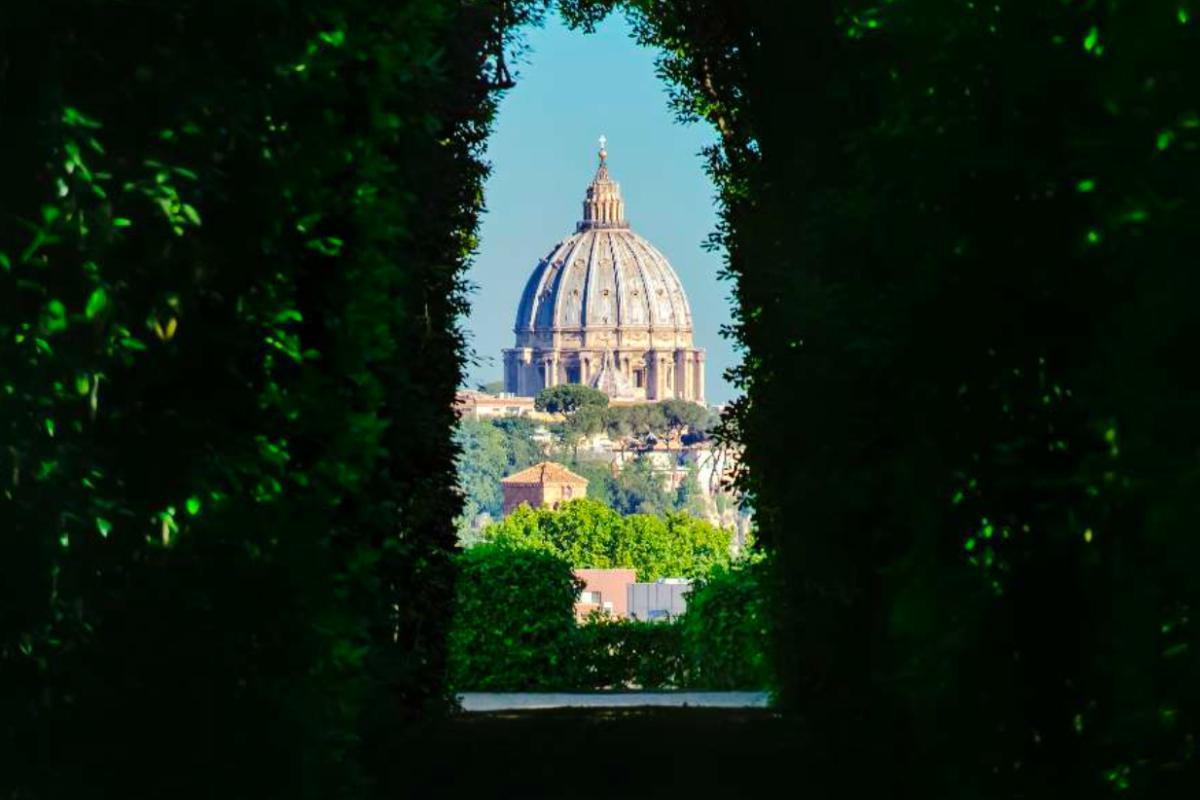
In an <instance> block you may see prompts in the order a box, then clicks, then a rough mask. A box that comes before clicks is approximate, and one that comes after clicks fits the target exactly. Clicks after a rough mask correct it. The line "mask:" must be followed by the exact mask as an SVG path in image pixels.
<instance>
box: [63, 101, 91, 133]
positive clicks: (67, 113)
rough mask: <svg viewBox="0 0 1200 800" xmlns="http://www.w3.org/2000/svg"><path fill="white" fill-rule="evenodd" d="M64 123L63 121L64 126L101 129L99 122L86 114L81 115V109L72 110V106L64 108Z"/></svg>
mask: <svg viewBox="0 0 1200 800" xmlns="http://www.w3.org/2000/svg"><path fill="white" fill-rule="evenodd" d="M62 121H63V124H64V125H70V126H72V127H79V128H99V127H100V123H99V122H97V121H96V120H94V119H92V118H91V117H88V116H85V115H84V114H82V113H80V111H79V109H77V108H72V107H71V106H65V107H63V113H62Z"/></svg>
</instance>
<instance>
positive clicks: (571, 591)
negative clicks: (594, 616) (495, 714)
mask: <svg viewBox="0 0 1200 800" xmlns="http://www.w3.org/2000/svg"><path fill="white" fill-rule="evenodd" d="M458 562H459V577H458V584H457V588H456V590H455V603H454V619H453V623H452V625H451V628H450V638H449V643H448V647H449V657H448V660H449V665H450V684H451V686H453V687H454V688H455V689H456V690H459V691H462V690H476V691H488V690H491V691H496V690H501V691H529V690H534V689H544V688H556V689H557V688H561V683H560V681H561V676H562V674H563V673H564V671H566V670H567V668H568V666H569V661H570V657H571V646H572V644H573V641H572V636H573V635H574V633H575V611H574V607H575V600H576V598H577V597H578V596H579V592H580V591H581V590H582V588H583V584H582V582H581V581H578V580H576V579H575V577H574V575H572V574H571V567H570V565H569V564H568V563H566V562H565V561H563V560H562V559H560V558H558V557H557V556H555V555H553V554H551V553H549V552H546V551H539V550H530V549H514V548H511V547H506V546H502V545H495V544H485V545H479V546H476V547H472V548H471V549H469V550H467V551H465V552H464V553H463V554H462V555H461V556H459V558H458Z"/></svg>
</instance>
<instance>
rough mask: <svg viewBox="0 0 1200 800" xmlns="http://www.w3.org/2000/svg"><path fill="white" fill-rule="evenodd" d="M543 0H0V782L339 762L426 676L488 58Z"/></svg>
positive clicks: (313, 772) (208, 781)
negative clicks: (491, 2) (492, 2)
mask: <svg viewBox="0 0 1200 800" xmlns="http://www.w3.org/2000/svg"><path fill="white" fill-rule="evenodd" d="M536 7H537V4H532V3H523V2H517V3H508V4H506V8H507V12H506V13H509V14H510V15H511V16H510V18H509V19H508V20H505V21H499V20H497V19H496V14H497V13H499V9H498V8H494V7H492V6H487V7H485V6H483V5H479V4H463V3H447V2H442V0H415V2H408V3H403V4H382V5H381V4H378V3H370V2H363V1H362V0H333V1H332V2H315V1H313V0H300V2H294V3H279V2H273V1H270V0H262V1H261V2H260V0H248V2H245V3H236V4H233V3H228V2H221V1H220V0H218V2H212V3H184V4H177V3H169V4H154V3H150V4H146V3H140V4H120V3H118V4H113V3H107V2H101V0H68V1H67V2H62V3H50V4H44V3H43V4H39V3H23V4H22V3H18V4H15V5H14V4H6V6H5V8H4V12H3V15H4V24H3V26H2V27H3V30H4V34H3V50H4V59H3V60H4V67H3V69H0V118H2V119H3V120H4V122H3V129H4V134H3V141H4V146H3V148H0V208H2V209H3V212H4V213H3V214H0V253H2V254H3V257H2V258H0V341H3V343H4V344H3V347H2V348H0V440H2V441H3V446H2V447H0V474H2V475H3V481H2V486H0V530H2V531H3V536H0V753H3V755H2V756H0V761H2V763H0V774H3V775H4V781H3V783H4V788H3V789H2V790H0V794H4V795H5V796H9V795H11V796H20V797H65V796H93V795H95V796H100V795H102V796H133V795H137V796H173V797H187V796H202V797H212V796H255V797H273V796H285V795H286V796H289V797H330V796H342V795H345V794H348V793H350V792H353V791H356V790H357V788H360V787H361V779H362V777H363V775H362V774H361V773H362V772H364V771H365V772H366V773H367V774H368V775H370V776H374V775H375V772H376V769H377V768H378V767H379V764H380V762H376V761H373V756H372V755H371V754H372V753H374V752H380V751H383V750H385V749H386V747H384V745H383V742H385V741H387V740H388V737H389V736H390V735H391V734H392V733H393V732H394V731H395V729H396V728H397V727H398V726H399V725H402V724H404V723H405V722H406V721H407V720H410V719H412V718H414V717H416V716H417V715H419V714H422V713H424V712H425V711H426V710H428V709H436V708H438V707H440V706H443V705H444V704H445V701H446V699H447V698H446V689H445V685H444V672H445V659H444V637H445V633H446V627H447V624H448V620H449V609H450V603H451V601H452V588H453V587H452V570H451V560H450V555H451V551H452V549H453V546H454V531H453V527H452V523H451V520H452V519H453V517H454V516H455V515H456V513H457V512H458V510H459V507H460V500H459V499H458V497H456V495H455V493H454V491H453V483H454V481H453V468H454V455H455V449H454V447H453V445H452V443H451V438H450V437H451V430H452V427H453V425H454V422H455V420H454V416H453V412H452V410H451V404H452V400H453V395H454V389H455V387H456V386H457V385H458V383H459V380H460V371H461V365H462V358H463V353H464V346H463V341H462V337H461V334H460V332H459V330H458V328H457V326H458V321H459V320H460V319H461V317H462V315H463V314H464V313H465V310H466V293H465V284H464V281H463V272H464V268H465V265H466V262H467V260H468V258H469V256H470V253H471V251H472V250H473V248H474V246H475V243H474V240H473V231H474V229H475V223H476V218H477V215H478V212H479V210H480V207H481V188H482V180H483V177H484V175H485V171H486V170H485V167H484V165H483V164H482V162H481V161H480V159H479V155H480V151H481V147H482V143H483V139H484V136H485V134H486V130H487V125H488V122H489V120H490V119H491V116H492V113H493V110H494V95H493V90H492V87H491V82H490V79H489V76H488V74H485V71H489V72H490V69H491V64H490V63H489V62H490V61H491V58H490V57H489V51H490V50H493V49H494V47H495V46H496V43H497V42H503V41H504V40H505V39H506V38H507V37H508V34H507V33H506V32H505V30H504V26H505V25H506V24H519V23H520V22H521V21H522V20H527V19H528V18H529V13H530V10H531V9H534V10H536ZM48 742H53V743H54V746H53V747H49V746H47V743H48ZM390 760H391V757H390V756H389V757H388V761H390ZM297 765H303V768H302V769H297V768H296V767H297Z"/></svg>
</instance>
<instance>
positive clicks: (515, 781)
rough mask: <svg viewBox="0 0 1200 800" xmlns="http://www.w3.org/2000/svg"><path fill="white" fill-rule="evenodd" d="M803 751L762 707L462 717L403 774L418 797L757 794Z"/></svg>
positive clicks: (420, 736)
mask: <svg viewBox="0 0 1200 800" xmlns="http://www.w3.org/2000/svg"><path fill="white" fill-rule="evenodd" d="M799 746H800V736H799V731H798V730H797V728H796V726H795V725H794V724H793V723H790V722H785V721H784V720H783V719H782V718H780V717H779V716H778V715H777V714H775V713H773V712H771V711H767V710H762V709H737V710H732V709H711V708H709V709H698V708H622V709H578V708H576V709H545V710H536V711H519V712H494V713H480V714H463V715H460V716H457V717H453V718H450V719H448V720H445V721H443V722H441V723H437V724H432V725H429V726H427V727H425V728H424V729H422V730H421V731H419V732H417V733H415V734H414V736H413V737H412V738H411V739H410V740H408V742H407V747H406V750H407V752H406V753H405V757H404V759H403V764H404V767H403V774H402V775H398V776H397V777H398V778H400V779H401V780H400V781H399V784H400V785H401V786H403V787H404V789H405V790H406V791H405V794H406V796H412V797H476V798H485V797H486V798H510V797H512V798H529V797H546V798H549V797H554V798H557V797H563V798H567V797H570V798H576V797H587V798H598V797H603V798H629V797H634V798H640V797H680V796H688V797H755V796H760V795H763V794H765V793H767V792H768V791H769V790H770V789H771V788H772V787H773V786H775V787H777V786H779V785H780V784H781V782H782V781H783V780H784V779H785V777H786V775H785V773H786V772H787V771H788V770H789V769H790V767H789V766H788V765H789V760H788V753H789V752H795V749H796V748H797V747H799ZM772 793H773V792H772Z"/></svg>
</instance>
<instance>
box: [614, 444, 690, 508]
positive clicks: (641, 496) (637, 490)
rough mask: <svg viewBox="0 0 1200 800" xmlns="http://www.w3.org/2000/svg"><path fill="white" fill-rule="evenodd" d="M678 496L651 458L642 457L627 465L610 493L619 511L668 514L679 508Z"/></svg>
mask: <svg viewBox="0 0 1200 800" xmlns="http://www.w3.org/2000/svg"><path fill="white" fill-rule="evenodd" d="M676 499H677V498H675V497H672V495H671V492H670V491H669V490H668V489H667V487H666V486H665V485H664V484H663V479H662V476H661V475H660V474H658V473H656V472H655V471H654V465H653V464H652V463H651V462H650V460H649V459H648V458H641V457H639V458H635V459H633V460H632V461H629V462H627V463H626V464H625V467H624V468H623V469H622V470H621V471H620V472H618V473H617V475H616V477H615V478H614V479H613V481H612V484H611V486H610V487H609V493H608V503H609V505H610V506H611V507H612V508H613V509H614V510H615V511H617V513H619V514H660V515H661V514H666V513H668V512H670V511H673V510H675V509H676V508H677V506H676V502H675V501H676Z"/></svg>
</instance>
